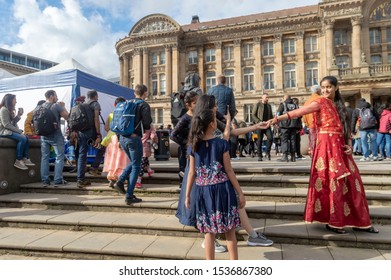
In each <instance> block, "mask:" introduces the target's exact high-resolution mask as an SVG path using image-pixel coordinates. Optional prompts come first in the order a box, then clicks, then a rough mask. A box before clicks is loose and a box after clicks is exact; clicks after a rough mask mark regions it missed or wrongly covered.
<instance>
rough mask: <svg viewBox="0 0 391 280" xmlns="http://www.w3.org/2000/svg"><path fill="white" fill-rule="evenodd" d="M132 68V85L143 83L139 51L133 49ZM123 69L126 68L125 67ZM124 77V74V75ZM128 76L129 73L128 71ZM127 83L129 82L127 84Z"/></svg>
mask: <svg viewBox="0 0 391 280" xmlns="http://www.w3.org/2000/svg"><path fill="white" fill-rule="evenodd" d="M133 53H134V54H133V67H134V85H138V84H141V83H142V82H143V79H142V78H143V76H142V75H143V72H142V66H143V65H142V61H141V49H134V52H133ZM125 69H128V68H126V66H125ZM125 75H126V74H125ZM128 75H129V71H128ZM128 83H129V82H128Z"/></svg>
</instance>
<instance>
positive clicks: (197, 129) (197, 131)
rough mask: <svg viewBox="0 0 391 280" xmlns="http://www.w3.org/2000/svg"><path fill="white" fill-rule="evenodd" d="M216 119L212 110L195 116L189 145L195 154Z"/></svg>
mask: <svg viewBox="0 0 391 280" xmlns="http://www.w3.org/2000/svg"><path fill="white" fill-rule="evenodd" d="M197 104H198V103H197ZM215 117H216V114H215V113H214V112H213V110H211V109H205V110H203V111H201V112H199V114H197V115H194V116H193V119H192V120H191V129H190V133H189V143H190V145H191V147H192V151H193V152H195V151H197V150H198V148H199V146H200V143H201V141H202V137H203V136H204V134H205V132H206V130H207V129H208V126H209V124H210V123H211V122H213V121H214V119H215Z"/></svg>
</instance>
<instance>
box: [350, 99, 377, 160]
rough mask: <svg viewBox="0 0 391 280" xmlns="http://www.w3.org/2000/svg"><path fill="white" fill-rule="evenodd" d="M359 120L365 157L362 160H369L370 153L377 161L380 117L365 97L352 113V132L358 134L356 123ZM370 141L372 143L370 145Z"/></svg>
mask: <svg viewBox="0 0 391 280" xmlns="http://www.w3.org/2000/svg"><path fill="white" fill-rule="evenodd" d="M357 121H359V128H358V129H359V130H360V138H361V145H362V150H363V157H362V158H361V159H360V161H369V159H370V158H369V155H370V154H372V160H373V161H377V160H378V157H377V154H378V146H377V142H376V138H377V125H378V123H379V118H378V115H377V112H376V110H374V109H373V108H372V106H371V104H369V103H368V102H366V100H365V99H364V98H361V99H360V100H359V101H358V104H357V108H356V109H355V110H354V111H353V114H352V123H351V130H352V134H353V135H355V134H356V132H357V131H356V123H357ZM369 143H370V145H369Z"/></svg>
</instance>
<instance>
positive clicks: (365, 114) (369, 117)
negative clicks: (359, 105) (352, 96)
mask: <svg viewBox="0 0 391 280" xmlns="http://www.w3.org/2000/svg"><path fill="white" fill-rule="evenodd" d="M359 110H360V128H361V129H363V130H365V129H371V128H374V127H376V125H377V120H376V117H375V115H374V114H373V112H372V109H371V108H363V109H359Z"/></svg>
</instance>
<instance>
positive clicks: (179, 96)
mask: <svg viewBox="0 0 391 280" xmlns="http://www.w3.org/2000/svg"><path fill="white" fill-rule="evenodd" d="M185 94H186V92H184V91H181V92H175V93H173V94H171V123H172V124H173V125H174V127H175V126H176V124H177V123H178V122H179V119H180V118H181V117H182V116H183V115H184V114H185V113H186V112H187V109H186V104H185V101H184V98H185Z"/></svg>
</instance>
